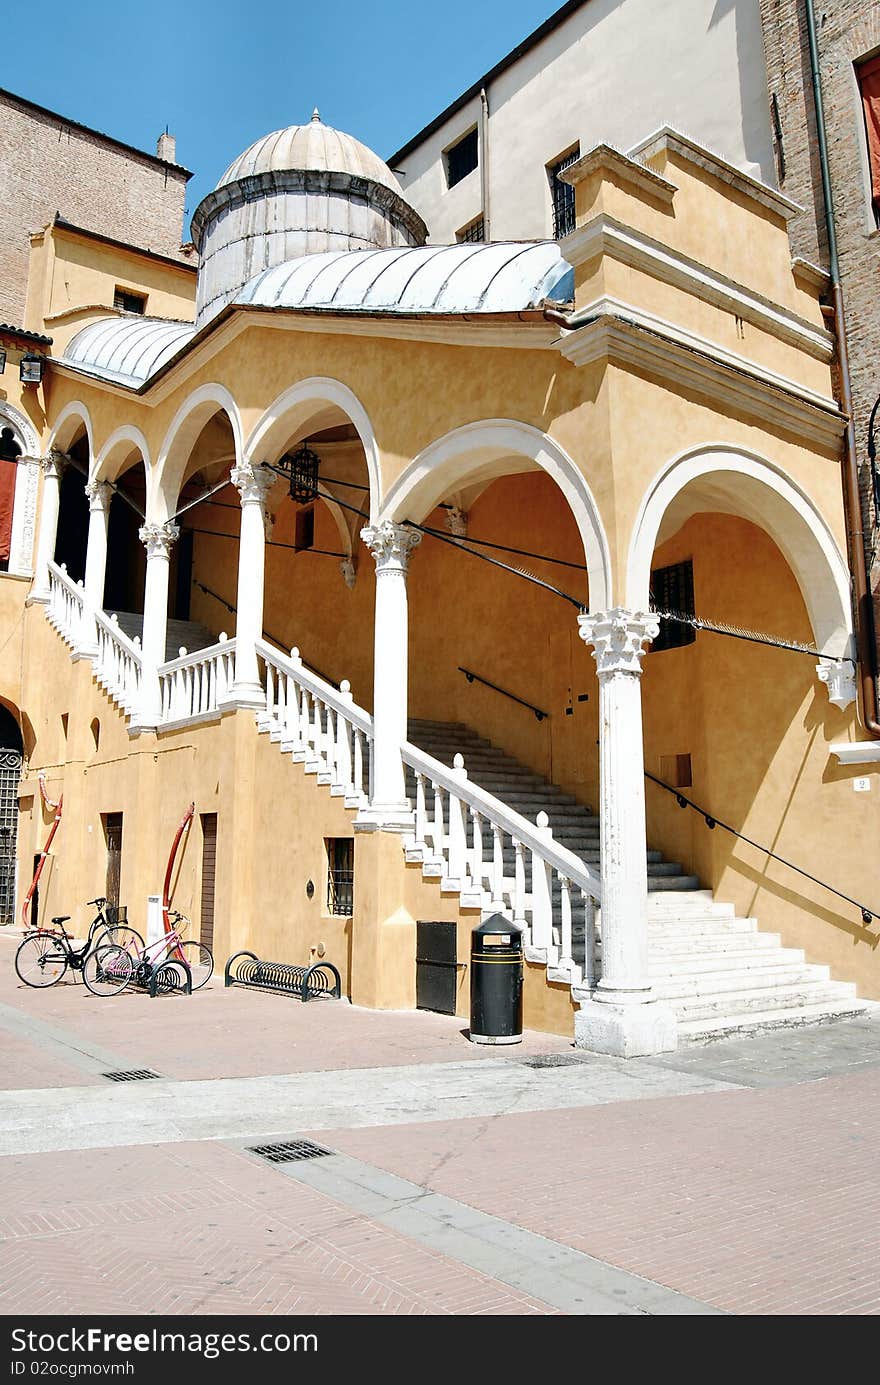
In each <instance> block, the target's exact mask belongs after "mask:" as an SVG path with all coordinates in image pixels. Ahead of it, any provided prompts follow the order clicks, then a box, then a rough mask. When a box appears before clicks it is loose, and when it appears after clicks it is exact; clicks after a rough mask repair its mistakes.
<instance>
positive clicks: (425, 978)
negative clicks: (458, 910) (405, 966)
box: [416, 919, 458, 1015]
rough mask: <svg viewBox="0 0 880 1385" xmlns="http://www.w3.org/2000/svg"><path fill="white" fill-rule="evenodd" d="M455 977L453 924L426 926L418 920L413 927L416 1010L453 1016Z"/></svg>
mask: <svg viewBox="0 0 880 1385" xmlns="http://www.w3.org/2000/svg"><path fill="white" fill-rule="evenodd" d="M457 978H458V965H457V962H456V928H455V924H454V923H433V922H431V923H426V922H425V921H424V920H422V919H419V921H418V922H417V924H416V1006H417V1008H418V1009H419V1010H436V1011H438V1012H439V1013H440V1014H441V1015H454V1014H455V991H456V981H457Z"/></svg>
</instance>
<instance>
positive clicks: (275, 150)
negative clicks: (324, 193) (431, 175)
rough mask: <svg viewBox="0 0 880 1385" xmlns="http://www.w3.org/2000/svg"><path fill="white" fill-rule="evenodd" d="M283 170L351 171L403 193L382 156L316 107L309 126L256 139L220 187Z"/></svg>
mask: <svg viewBox="0 0 880 1385" xmlns="http://www.w3.org/2000/svg"><path fill="white" fill-rule="evenodd" d="M282 169H308V170H309V171H310V172H312V171H314V172H320V173H324V172H326V173H348V174H351V176H352V177H355V178H369V179H370V180H371V181H372V182H374V183H379V184H381V186H382V187H386V188H389V189H390V190H391V191H392V192H396V193H397V195H398V196H399V197H402V196H403V188H402V187H401V185H400V183H399V182H398V181H397V179H396V178H395V176H394V174H393V173H392V172H391V169H390V168H389V167H388V165H387V164H386V163H384V162H383V161H382V159H380V158H379V155H378V154H374V153H373V151H372V149H368V148H367V146H366V145H365V144H361V142H360V140H359V139H355V137H354V135H347V134H345V132H344V131H343V130H336V129H334V127H333V126H332V125H325V124H324V122H323V120H322V119H321V117H320V115H319V114H318V111H317V110H316V111H315V113H314V115H313V116H312V118H311V120H310V121H309V122H308V124H307V125H288V126H287V127H286V128H285V129H283V130H273V131H272V133H271V134H269V135H263V137H262V139H258V140H255V142H254V143H253V144H252V145H250V146H249V147H248V148H247V149H245V151H244V153H243V154H239V156H238V158H237V159H234V160H233V162H232V163H231V164H230V165H229V167H228V168H227V170H226V172H225V173H224V174H223V177H222V178H221V179H220V181H219V182H218V183H217V189H219V188H222V187H226V186H227V184H229V183H235V182H238V181H239V180H240V179H242V178H248V177H250V176H252V175H254V174H259V173H276V172H279V171H280V170H282ZM217 189H215V191H216V190H217Z"/></svg>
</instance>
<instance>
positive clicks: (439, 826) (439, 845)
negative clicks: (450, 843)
mask: <svg viewBox="0 0 880 1385" xmlns="http://www.w3.org/2000/svg"><path fill="white" fill-rule="evenodd" d="M431 787H432V788H433V790H434V829H433V832H432V842H433V845H434V856H435V857H436V859H437V860H438V861H444V860H445V859H446V832H445V824H444V821H443V790H442V789H441V787H440V785H439V784H435V783H434V782H433V780H432V782H431Z"/></svg>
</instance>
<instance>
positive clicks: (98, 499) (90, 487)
mask: <svg viewBox="0 0 880 1385" xmlns="http://www.w3.org/2000/svg"><path fill="white" fill-rule="evenodd" d="M83 490H84V491H85V493H86V499H87V500H88V502H89V509H90V510H107V509H108V508H109V506H110V501H111V499H112V498H113V487H112V486H111V484H110V482H109V481H86V483H85V485H84V486H83Z"/></svg>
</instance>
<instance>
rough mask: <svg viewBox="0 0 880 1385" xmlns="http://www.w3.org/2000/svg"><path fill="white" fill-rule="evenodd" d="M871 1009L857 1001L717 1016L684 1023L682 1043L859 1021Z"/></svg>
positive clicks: (681, 1023)
mask: <svg viewBox="0 0 880 1385" xmlns="http://www.w3.org/2000/svg"><path fill="white" fill-rule="evenodd" d="M868 1008H869V1007H868V1006H867V1005H866V1004H865V1003H864V1002H863V1001H859V1000H856V999H855V998H854V999H852V1000H843V1001H840V1002H837V1003H835V1002H833V1001H830V1002H826V1003H823V1004H809V1005H801V1006H798V1007H796V1008H786V1007H784V1006H783V1007H780V1008H771V1009H767V1010H754V1011H752V1012H751V1013H749V1014H730V1015H715V1016H714V1017H711V1018H702V1019H696V1018H692V1019H680V1020H679V1021H678V1037H679V1040H680V1041H683V1042H688V1043H699V1042H700V1040H701V1039H722V1038H725V1037H727V1036H728V1035H736V1034H754V1033H760V1032H761V1031H762V1030H768V1029H792V1028H797V1027H799V1026H801V1025H808V1024H829V1023H832V1022H835V1021H838V1020H846V1019H857V1018H858V1017H859V1015H863V1014H865V1012H866V1010H867V1009H868Z"/></svg>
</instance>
